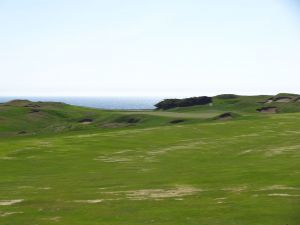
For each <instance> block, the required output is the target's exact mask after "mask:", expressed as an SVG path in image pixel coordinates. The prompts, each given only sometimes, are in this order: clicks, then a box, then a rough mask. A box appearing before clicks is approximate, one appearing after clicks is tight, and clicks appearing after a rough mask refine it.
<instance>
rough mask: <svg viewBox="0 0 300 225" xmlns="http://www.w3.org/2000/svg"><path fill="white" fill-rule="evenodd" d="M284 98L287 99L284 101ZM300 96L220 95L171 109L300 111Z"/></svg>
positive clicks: (245, 111)
mask: <svg viewBox="0 0 300 225" xmlns="http://www.w3.org/2000/svg"><path fill="white" fill-rule="evenodd" d="M283 98H286V99H287V100H286V101H284V100H283ZM299 99H300V96H299V95H295V94H278V95H275V96H270V95H258V96H239V95H219V96H215V97H213V103H212V104H207V105H200V106H197V105H195V106H191V107H178V108H173V109H170V110H169V111H174V112H192V111H193V112H201V111H206V112H224V111H232V112H236V113H256V112H257V110H258V109H261V108H263V107H276V108H278V112H279V113H289V112H300V100H299Z"/></svg>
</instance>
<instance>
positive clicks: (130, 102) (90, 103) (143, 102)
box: [0, 96, 164, 110]
mask: <svg viewBox="0 0 300 225" xmlns="http://www.w3.org/2000/svg"><path fill="white" fill-rule="evenodd" d="M16 99H22V100H30V101H45V102H63V103H66V104H70V105H76V106H84V107H90V108H98V109H109V110H113V109H115V110H141V109H154V108H155V106H154V105H155V104H156V103H158V102H159V101H161V100H162V99H164V98H163V97H123V96H122V97H103V96H102V97H101V96H100V97H97V96H93V97H80V96H78V97H77V96H72V97H69V96H52V97H51V96H48V97H47V96H42V97H38V96H0V103H5V102H8V101H11V100H16Z"/></svg>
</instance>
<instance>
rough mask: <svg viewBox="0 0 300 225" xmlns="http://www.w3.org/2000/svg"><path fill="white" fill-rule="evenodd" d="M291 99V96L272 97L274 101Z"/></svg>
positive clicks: (288, 100)
mask: <svg viewBox="0 0 300 225" xmlns="http://www.w3.org/2000/svg"><path fill="white" fill-rule="evenodd" d="M292 99H293V98H291V97H275V98H273V100H274V101H275V102H290V101H292Z"/></svg>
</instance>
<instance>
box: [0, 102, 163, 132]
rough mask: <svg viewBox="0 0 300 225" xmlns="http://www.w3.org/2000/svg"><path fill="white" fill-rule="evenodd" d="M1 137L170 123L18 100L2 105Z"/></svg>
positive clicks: (0, 107) (136, 116)
mask: <svg viewBox="0 0 300 225" xmlns="http://www.w3.org/2000/svg"><path fill="white" fill-rule="evenodd" d="M0 122H1V123H0V137H1V136H3V137H6V136H11V135H19V136H24V135H33V134H34V135H36V134H50V133H62V132H69V131H81V130H105V129H110V128H115V129H118V128H126V127H132V126H147V124H151V125H155V123H157V122H159V123H162V122H166V123H167V122H168V121H167V120H166V119H165V118H160V117H158V116H155V117H153V116H151V115H138V114H137V115H136V114H135V115H132V116H131V115H124V114H122V113H120V112H117V111H109V110H99V109H93V108H85V107H78V106H72V105H67V104H64V103H59V102H31V101H28V100H14V101H11V102H7V103H3V104H0Z"/></svg>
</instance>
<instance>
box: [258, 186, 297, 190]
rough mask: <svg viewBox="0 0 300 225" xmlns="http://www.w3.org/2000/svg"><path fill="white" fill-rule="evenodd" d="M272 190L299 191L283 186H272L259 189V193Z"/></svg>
mask: <svg viewBox="0 0 300 225" xmlns="http://www.w3.org/2000/svg"><path fill="white" fill-rule="evenodd" d="M273 190H299V188H295V187H288V186H285V185H272V186H269V187H265V188H262V189H260V191H273Z"/></svg>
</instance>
